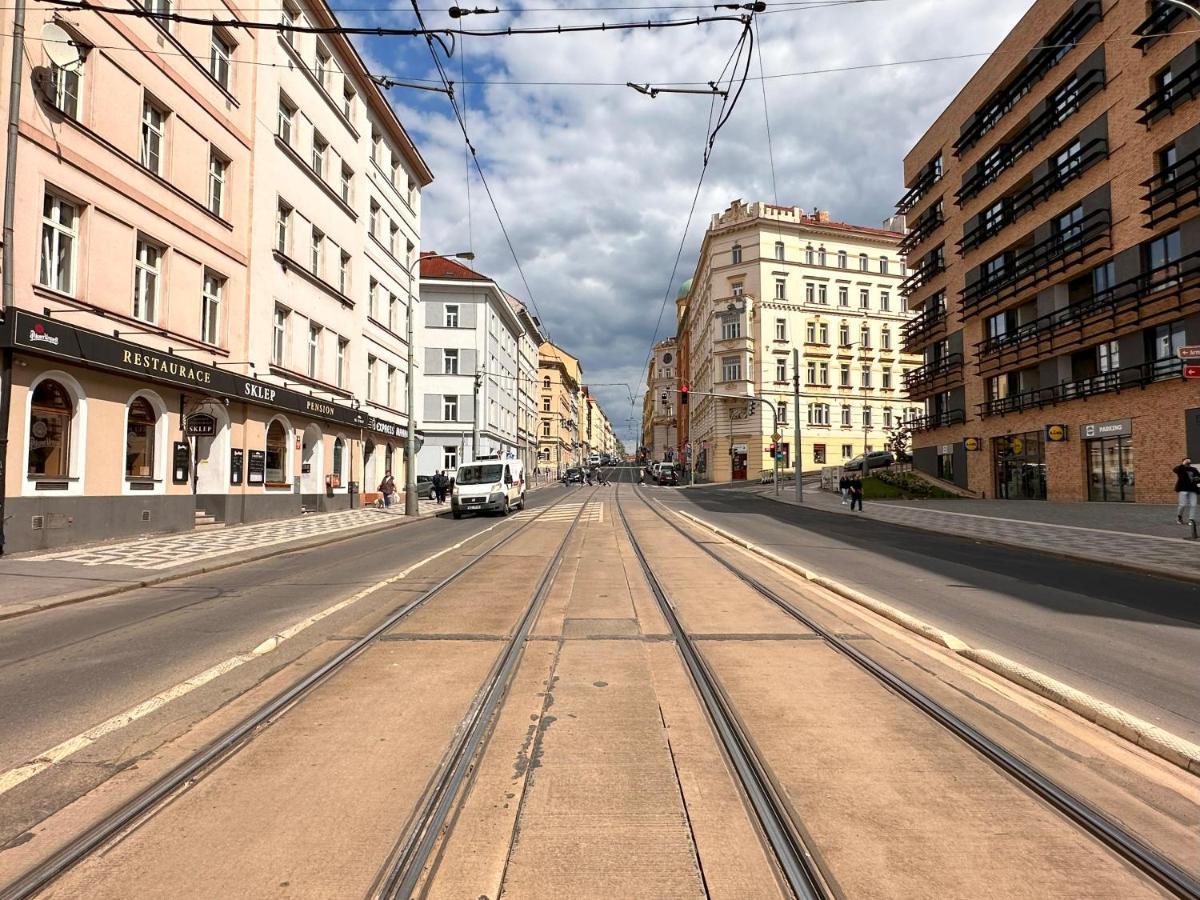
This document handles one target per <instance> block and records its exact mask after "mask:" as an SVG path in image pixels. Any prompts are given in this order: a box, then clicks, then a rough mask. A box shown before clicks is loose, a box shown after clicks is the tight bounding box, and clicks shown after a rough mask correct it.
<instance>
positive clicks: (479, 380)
mask: <svg viewBox="0 0 1200 900" xmlns="http://www.w3.org/2000/svg"><path fill="white" fill-rule="evenodd" d="M481 387H483V374H482V373H481V372H476V373H475V415H474V416H473V417H472V418H474V420H475V421H474V422H472V423H471V424H472V427H471V462H475V460H477V459H479V389H480V388H481Z"/></svg>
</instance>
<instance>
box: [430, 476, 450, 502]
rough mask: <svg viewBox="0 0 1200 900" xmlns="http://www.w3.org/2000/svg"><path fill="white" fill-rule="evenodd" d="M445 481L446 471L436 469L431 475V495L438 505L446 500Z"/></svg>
mask: <svg viewBox="0 0 1200 900" xmlns="http://www.w3.org/2000/svg"><path fill="white" fill-rule="evenodd" d="M446 482H447V478H446V473H445V472H443V471H442V470H441V469H438V470H437V472H435V473H434V475H433V496H434V498H435V499H436V500H437V504H438V506H441V505H442V504H443V503H445V502H446Z"/></svg>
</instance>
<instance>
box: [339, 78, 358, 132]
mask: <svg viewBox="0 0 1200 900" xmlns="http://www.w3.org/2000/svg"><path fill="white" fill-rule="evenodd" d="M354 101H355V94H354V88H352V87H350V84H349V80H347V84H346V85H345V87H343V88H342V115H344V116H345V117H346V118H347V119H349V120H350V121H351V122H353V121H354Z"/></svg>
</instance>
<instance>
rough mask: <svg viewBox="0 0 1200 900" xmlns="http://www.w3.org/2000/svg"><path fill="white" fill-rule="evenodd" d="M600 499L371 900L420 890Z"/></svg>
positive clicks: (548, 580) (547, 582) (475, 706)
mask: <svg viewBox="0 0 1200 900" xmlns="http://www.w3.org/2000/svg"><path fill="white" fill-rule="evenodd" d="M595 494H596V492H595V491H594V490H593V491H592V492H591V493H590V494H588V496H587V498H586V499H585V500H584V501H583V502H582V503H580V505H579V510H578V511H577V512H576V513H575V518H574V519H573V520H572V521H571V526H570V527H569V528H568V529H567V533H566V534H564V535H563V539H562V540H561V541H560V542H559V545H558V547H557V548H556V549H555V551H554V553H553V554H552V555H551V557H550V562H549V563H548V564H547V566H546V568H545V570H544V571H543V572H542V577H541V578H540V579H539V580H538V584H537V587H536V588H535V589H534V592H533V596H532V597H531V598H530V600H529V604H528V605H527V606H526V607H525V611H524V613H522V615H521V618H520V619H519V620H518V622H517V627H516V628H515V629H513V633H512V634H511V635H510V636H509V639H508V641H507V643H506V644H505V646H504V649H503V650H502V651H501V653H500V656H499V657H498V658H497V660H496V662H495V664H494V665H493V667H492V669H491V671H490V672H489V673H488V676H487V678H486V679H484V682H483V685H482V686H481V687H480V689H479V691H477V692H476V699H475V700H474V701H472V705H471V709H470V711H469V712H468V714H467V717H466V719H465V720H464V721H465V723H466V725H467V727H465V728H462V727H460V729H459V732H458V735H459V736H458V738H457V740H456V741H455V742H454V743H453V744H452V745H451V747H450V752H449V753H448V754H447V755H446V756H444V757H443V760H444V762H443V764H442V765H441V767H440V768H439V771H438V772H437V773H436V774H435V775H434V777H433V779H432V781H431V786H430V788H428V789H427V790H426V792H425V799H424V801H423V803H422V804H421V807H420V809H419V811H418V813H417V814H416V816H415V823H414V825H413V826H412V827H411V828H410V829H409V832H408V835H407V836H406V837H405V838H404V840H403V841H402V842H401V843H400V844H399V845H398V846H397V847H396V848H394V849H393V852H392V859H391V861H390V862H389V863H387V864H386V865H385V866H384V867H383V869H381V871H380V872H379V874H378V875H376V878H375V885H374V886H373V887H372V889H371V892H370V894H369V896H371V897H386V898H404V900H408V898H411V897H412V896H414V894H415V893H416V890H417V885H418V884H419V883H420V881H421V876H422V875H423V874H424V872H425V867H426V865H427V864H428V862H429V858H430V856H431V855H432V853H433V850H434V847H435V846H436V845H437V841H438V838H439V837H440V836H441V834H442V829H443V828H444V827H445V825H446V820H447V819H448V818H449V816H450V812H451V808H452V806H453V804H454V800H455V798H456V797H458V796H459V794H460V792H461V790H462V788H463V787H464V786H465V785H466V784H467V783H468V782H469V780H470V777H471V776H472V775H473V774H474V773H473V770H472V769H471V764H472V762H473V761H474V760H475V758H476V756H477V754H478V753H479V752H480V750H481V749H482V748H483V746H484V743H485V741H486V738H487V735H488V732H489V731H490V729H491V725H492V721H493V718H494V716H495V713H496V711H497V709H498V708H499V706H500V703H501V701H503V699H504V697H505V695H506V694H507V693H508V688H509V685H510V684H511V682H512V677H513V675H514V674H515V673H516V669H517V664H518V663H519V662H520V661H521V658H522V656H523V655H524V650H525V644H526V642H527V640H528V637H529V632H530V631H531V630H532V628H533V624H534V622H535V621H536V620H537V617H538V614H539V613H540V612H541V609H542V605H543V603H544V601H545V599H546V596H547V595H548V594H549V593H550V588H551V586H552V585H553V583H554V578H555V576H556V575H557V574H558V570H559V569H560V568H561V566H562V555H563V551H564V550H565V549H566V547H567V542H568V541H569V540H570V539H571V535H572V534H573V533H574V531H575V526H577V525H578V524H579V520H580V519H581V518H582V517H583V512H584V510H585V509H587V506H588V503H589V502H591V500H592V498H593V497H595Z"/></svg>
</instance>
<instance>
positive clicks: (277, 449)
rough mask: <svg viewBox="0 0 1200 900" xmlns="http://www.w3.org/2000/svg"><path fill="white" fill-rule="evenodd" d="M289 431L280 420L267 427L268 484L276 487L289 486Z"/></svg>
mask: <svg viewBox="0 0 1200 900" xmlns="http://www.w3.org/2000/svg"><path fill="white" fill-rule="evenodd" d="M287 455H288V435H287V429H286V428H284V427H283V423H282V422H280V421H279V420H278V419H276V420H275V421H273V422H272V423H271V424H270V425H269V426H267V464H266V477H267V484H269V485H273V486H275V487H280V486H286V485H287V483H288V482H287Z"/></svg>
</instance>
